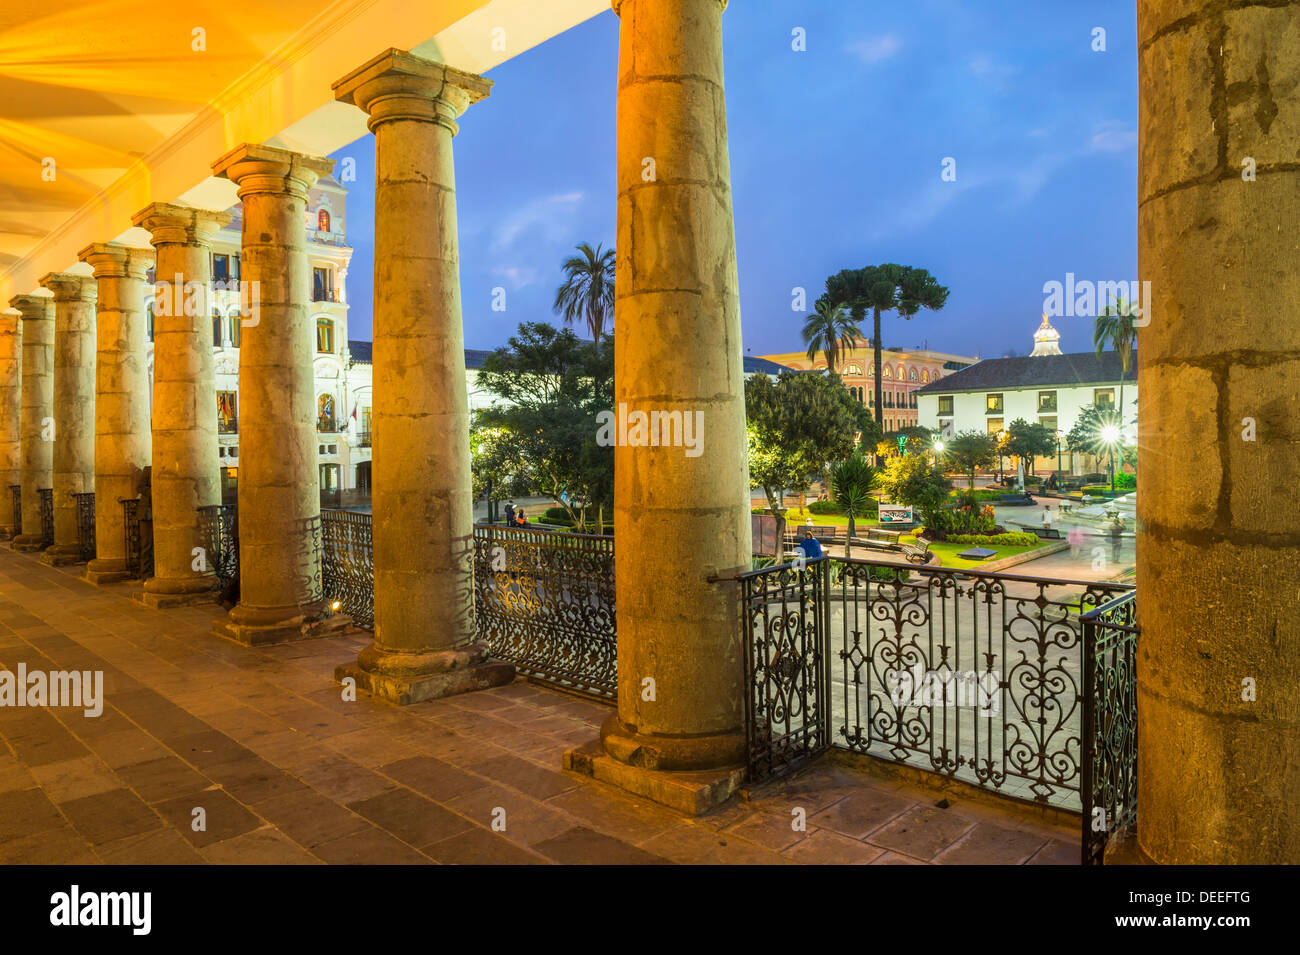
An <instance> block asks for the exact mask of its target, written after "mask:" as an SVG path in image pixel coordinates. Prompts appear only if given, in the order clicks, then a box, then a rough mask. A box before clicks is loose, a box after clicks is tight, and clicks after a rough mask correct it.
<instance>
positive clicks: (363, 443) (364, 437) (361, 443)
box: [352, 431, 370, 448]
mask: <svg viewBox="0 0 1300 955" xmlns="http://www.w3.org/2000/svg"><path fill="white" fill-rule="evenodd" d="M352 446H353V447H354V448H368V447H370V432H369V431H358V432H357V436H356V439H355V440H354V441H353V442H352Z"/></svg>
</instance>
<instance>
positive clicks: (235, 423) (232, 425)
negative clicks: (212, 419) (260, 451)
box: [217, 418, 239, 434]
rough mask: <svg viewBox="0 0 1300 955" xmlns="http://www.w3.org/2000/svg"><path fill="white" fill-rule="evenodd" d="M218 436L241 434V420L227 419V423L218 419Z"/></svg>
mask: <svg viewBox="0 0 1300 955" xmlns="http://www.w3.org/2000/svg"><path fill="white" fill-rule="evenodd" d="M217 434H239V419H238V418H227V419H226V420H225V421H222V420H220V419H218V420H217Z"/></svg>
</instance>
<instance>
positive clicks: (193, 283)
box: [132, 202, 230, 607]
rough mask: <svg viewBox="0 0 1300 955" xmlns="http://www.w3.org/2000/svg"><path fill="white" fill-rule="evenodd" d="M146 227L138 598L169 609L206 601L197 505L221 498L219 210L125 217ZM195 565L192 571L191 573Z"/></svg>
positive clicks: (210, 581) (165, 210)
mask: <svg viewBox="0 0 1300 955" xmlns="http://www.w3.org/2000/svg"><path fill="white" fill-rule="evenodd" d="M132 222H134V223H135V224H136V225H137V226H140V227H142V228H145V229H148V230H149V233H150V236H151V239H150V241H151V242H152V243H153V247H154V252H155V255H156V260H157V264H156V265H155V277H156V279H157V284H156V285H155V287H154V335H153V367H154V372H153V379H154V380H153V456H152V458H151V460H152V462H153V463H152V471H151V491H150V493H151V495H152V508H153V555H154V576H153V577H150V578H149V579H148V580H146V581H145V582H144V592H143V593H142V594H141V597H140V599H141V600H143V601H144V603H146V604H148V605H149V606H151V607H176V606H182V605H184V604H192V603H199V602H205V601H210V600H213V599H215V588H216V586H217V578H216V575H215V574H214V573H213V571H212V562H211V560H208V561H205V562H199V561H196V560H195V555H194V548H196V547H203V546H206V542H205V541H204V540H203V537H202V534H201V533H200V528H199V513H198V509H199V508H200V507H206V506H208V505H211V504H220V503H221V483H220V472H219V468H220V465H219V463H218V460H217V390H216V384H215V378H214V377H213V364H212V317H211V305H210V304H209V301H210V291H211V248H210V243H211V241H212V237H213V235H215V234H216V232H217V231H218V230H219V229H220V228H221V227H222V226H224V225H226V224H227V223H228V222H230V213H228V212H210V211H208V210H206V209H195V208H191V207H189V206H178V205H173V204H171V203H163V202H155V203H153V204H152V205H150V206H148V207H147V208H145V209H142V210H141V211H140V212H138V213H136V214H135V216H134V217H133V218H132ZM196 567H198V568H199V569H197V570H196V569H195V568H196Z"/></svg>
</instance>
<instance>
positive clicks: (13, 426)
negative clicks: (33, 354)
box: [0, 315, 23, 540]
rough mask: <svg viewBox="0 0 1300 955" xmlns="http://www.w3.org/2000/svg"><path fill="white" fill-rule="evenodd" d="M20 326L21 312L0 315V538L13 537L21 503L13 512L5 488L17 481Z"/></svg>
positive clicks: (20, 445)
mask: <svg viewBox="0 0 1300 955" xmlns="http://www.w3.org/2000/svg"><path fill="white" fill-rule="evenodd" d="M22 401H23V325H22V316H21V315H0V540H9V539H10V538H12V537H13V536H14V527H15V526H17V524H18V523H20V522H21V521H22V504H21V503H20V504H19V505H18V511H19V513H18V514H15V513H14V499H13V493H12V492H11V491H10V490H9V488H10V487H11V486H13V485H15V484H18V483H20V482H21V477H20V473H21V464H20V462H21V461H22Z"/></svg>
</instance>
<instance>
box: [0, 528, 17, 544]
mask: <svg viewBox="0 0 1300 955" xmlns="http://www.w3.org/2000/svg"><path fill="white" fill-rule="evenodd" d="M13 536H14V529H13V527H12V526H11V525H5V526H0V541H7V540H9V539H10V538H12V537H13Z"/></svg>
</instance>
